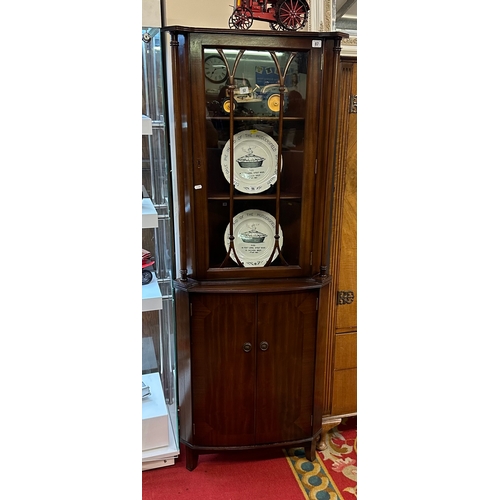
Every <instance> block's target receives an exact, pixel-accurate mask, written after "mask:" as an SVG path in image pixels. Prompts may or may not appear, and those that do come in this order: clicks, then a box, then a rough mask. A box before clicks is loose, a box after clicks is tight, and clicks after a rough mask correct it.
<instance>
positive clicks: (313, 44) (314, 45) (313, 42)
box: [312, 40, 321, 49]
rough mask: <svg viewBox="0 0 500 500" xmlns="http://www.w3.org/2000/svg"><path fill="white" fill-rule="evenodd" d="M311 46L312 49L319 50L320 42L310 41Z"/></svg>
mask: <svg viewBox="0 0 500 500" xmlns="http://www.w3.org/2000/svg"><path fill="white" fill-rule="evenodd" d="M312 46H313V47H314V48H317V49H320V48H321V40H313V41H312Z"/></svg>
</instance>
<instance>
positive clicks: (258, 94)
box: [204, 48, 308, 268]
mask: <svg viewBox="0 0 500 500" xmlns="http://www.w3.org/2000/svg"><path fill="white" fill-rule="evenodd" d="M307 60H308V53H307V52H272V51H268V50H262V51H256V50H247V51H245V50H241V51H239V50H229V49H223V50H216V49H209V48H205V49H204V62H205V66H204V70H205V100H206V137H207V169H208V170H207V186H208V214H209V215H208V217H209V221H208V223H209V227H208V238H209V245H208V252H209V259H208V260H209V267H210V268H220V267H267V266H269V267H277V266H290V265H293V266H297V265H299V255H300V221H301V213H302V203H301V199H302V184H303V175H304V170H303V169H304V165H303V145H304V143H303V140H304V133H305V123H306V87H307ZM231 137H233V140H230V138H231ZM231 159H232V160H231ZM231 180H232V185H233V186H234V188H233V189H232V190H231V188H230V186H231ZM245 214H247V215H248V216H245ZM231 220H233V224H230V221H231ZM231 226H233V227H231ZM231 231H232V232H231ZM233 237H234V238H233ZM287 242H288V244H287Z"/></svg>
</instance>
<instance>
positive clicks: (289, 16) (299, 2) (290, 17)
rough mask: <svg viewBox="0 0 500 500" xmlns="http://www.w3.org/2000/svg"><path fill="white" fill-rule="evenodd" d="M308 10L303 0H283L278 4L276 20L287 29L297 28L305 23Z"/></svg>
mask: <svg viewBox="0 0 500 500" xmlns="http://www.w3.org/2000/svg"><path fill="white" fill-rule="evenodd" d="M308 11H309V5H308V4H307V2H306V1H305V0H283V1H282V2H281V3H280V4H279V6H278V16H277V17H278V21H279V23H280V24H281V25H282V26H283V27H284V28H285V29H287V30H292V31H296V30H299V29H301V28H303V27H304V26H305V25H306V22H307V13H308Z"/></svg>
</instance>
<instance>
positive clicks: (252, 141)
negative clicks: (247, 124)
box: [221, 130, 283, 194]
mask: <svg viewBox="0 0 500 500" xmlns="http://www.w3.org/2000/svg"><path fill="white" fill-rule="evenodd" d="M233 140H234V179H233V180H234V187H235V188H236V189H237V190H238V191H240V192H241V193H247V194H252V193H261V192H262V191H265V190H266V189H269V188H270V187H271V186H272V185H273V184H274V183H275V182H276V179H277V174H278V144H277V143H276V141H275V140H274V139H273V138H272V137H271V136H269V135H267V134H266V133H264V132H261V131H260V130H244V131H243V132H239V133H237V134H235V135H234V136H233ZM230 148H231V139H229V140H228V141H227V142H226V144H225V146H224V149H223V151H222V156H221V166H222V172H223V173H224V177H225V178H226V180H227V182H229V179H230V172H229V169H230V161H229V155H230ZM282 164H283V162H282Z"/></svg>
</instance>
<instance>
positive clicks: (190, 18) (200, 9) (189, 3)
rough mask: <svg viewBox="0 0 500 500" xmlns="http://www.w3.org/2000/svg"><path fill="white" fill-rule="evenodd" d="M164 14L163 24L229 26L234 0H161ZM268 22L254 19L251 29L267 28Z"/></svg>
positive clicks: (201, 26)
mask: <svg viewBox="0 0 500 500" xmlns="http://www.w3.org/2000/svg"><path fill="white" fill-rule="evenodd" d="M161 1H162V3H163V7H164V9H165V11H164V13H165V14H166V22H165V23H164V24H165V26H168V25H173V24H178V25H181V26H194V27H197V28H223V29H226V28H229V26H228V20H229V16H230V15H231V13H232V12H233V1H234V0H209V1H207V0H161ZM267 28H268V24H267V23H264V22H262V21H254V23H253V26H252V29H261V30H262V29H267Z"/></svg>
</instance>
